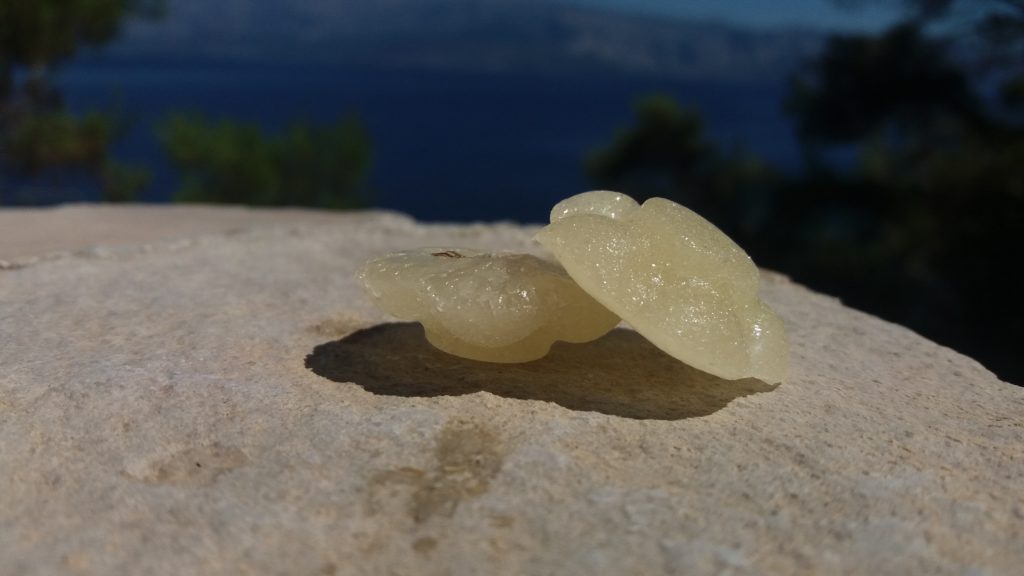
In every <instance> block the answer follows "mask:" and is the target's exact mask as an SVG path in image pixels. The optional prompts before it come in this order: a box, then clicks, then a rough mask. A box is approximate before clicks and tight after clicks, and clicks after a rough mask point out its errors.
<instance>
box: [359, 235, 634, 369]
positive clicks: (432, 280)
mask: <svg viewBox="0 0 1024 576" xmlns="http://www.w3.org/2000/svg"><path fill="white" fill-rule="evenodd" d="M359 277H360V279H361V280H362V282H363V285H364V286H365V287H366V290H367V292H369V294H370V296H371V297H373V299H374V301H375V302H376V304H377V305H378V306H379V307H380V308H382V309H383V310H385V311H387V312H389V313H391V314H392V315H394V316H397V317H398V318H401V319H404V320H417V321H419V322H420V323H422V324H423V328H424V331H425V332H426V336H427V340H429V341H430V343H431V344H433V345H434V346H436V347H437V348H440V349H441V350H444V351H445V352H448V353H450V354H454V355H456V356H462V357H463V358H470V359H473V360H482V361H485V362H527V361H529V360H536V359H537V358H541V357H543V356H544V355H545V354H547V353H548V350H549V349H550V348H551V344H552V343H554V342H555V341H556V340H564V341H566V342H588V341H590V340H594V339H596V338H600V337H601V336H603V335H604V334H606V333H607V332H608V331H609V330H611V329H612V328H614V327H615V325H616V324H618V323H619V318H618V317H617V316H615V315H614V314H612V313H611V312H609V311H608V310H607V309H606V308H605V307H603V306H601V305H600V304H598V303H597V302H596V301H595V300H594V299H593V298H591V297H590V296H588V295H587V293H586V292H584V291H583V290H581V289H580V287H579V286H577V285H576V283H575V282H574V281H573V280H572V278H570V277H569V276H568V275H567V274H566V273H565V270H563V269H562V267H561V266H559V265H558V264H555V263H553V262H548V261H545V260H541V259H540V258H537V257H535V256H529V255H526V254H488V253H484V252H478V251H475V250H464V249H455V250H453V249H443V248H442V249H437V248H434V249H420V250H411V251H406V252H396V253H394V254H389V255H387V256H383V257H381V258H377V259H375V260H372V261H370V262H368V263H367V264H366V265H365V266H363V268H362V270H361V271H360V273H359Z"/></svg>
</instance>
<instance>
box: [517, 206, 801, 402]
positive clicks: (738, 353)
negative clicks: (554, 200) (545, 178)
mask: <svg viewBox="0 0 1024 576" xmlns="http://www.w3.org/2000/svg"><path fill="white" fill-rule="evenodd" d="M537 240H538V241H539V242H540V243H541V244H543V245H544V247H546V248H547V249H548V250H550V251H551V253H552V254H554V255H555V257H556V258H557V259H558V261H559V262H561V264H562V265H563V266H565V269H566V271H567V272H568V273H569V275H570V276H572V278H573V279H574V280H576V282H577V283H578V284H579V285H580V287H582V288H583V289H584V290H586V291H587V293H588V294H590V295H591V296H593V297H594V298H595V299H596V300H597V301H598V302H600V303H601V304H603V305H604V306H606V307H607V308H608V309H609V310H611V311H612V312H614V313H615V314H617V315H618V316H620V317H621V318H622V319H623V320H625V321H627V322H629V324H630V325H632V326H633V328H635V329H636V330H637V332H639V333H640V334H642V335H643V336H644V337H645V338H647V339H648V340H650V341H651V343H653V344H654V345H655V346H657V347H658V348H661V349H662V350H664V351H665V352H667V353H668V354H670V355H672V356H673V357H675V358H677V359H679V360H682V361H683V362H685V363H687V364H689V365H691V366H693V367H695V368H698V369H700V370H703V371H705V372H708V373H710V374H714V375H716V376H719V377H721V378H725V379H729V380H735V379H740V378H747V377H753V378H757V379H759V380H762V381H764V382H768V383H774V382H781V381H782V380H784V379H785V378H786V374H787V369H788V364H789V341H788V338H787V336H786V330H785V326H784V325H783V324H782V321H781V320H780V319H779V317H778V316H776V315H775V313H774V312H772V310H771V309H769V308H768V306H767V305H766V304H765V303H764V302H762V301H761V300H760V299H759V298H758V294H757V289H758V283H759V280H760V278H759V274H758V270H757V267H756V266H754V263H753V262H752V261H751V260H750V257H749V256H747V254H746V253H745V252H744V251H743V249H741V248H740V247H739V246H737V245H736V243H735V242H733V241H732V240H731V239H730V238H729V237H728V236H726V235H725V233H723V232H722V231H721V230H719V229H718V228H716V227H715V226H714V225H713V224H711V223H710V222H708V221H707V220H705V219H704V218H701V217H700V216H699V215H697V214H696V213H695V212H693V211H691V210H689V209H687V208H685V207H683V206H680V205H679V204H676V203H675V202H672V201H670V200H666V199H664V198H651V199H650V200H648V201H646V202H644V204H643V205H642V206H641V205H638V204H637V203H636V201H635V200H633V199H632V198H630V197H629V196H626V195H625V194H619V193H617V192H606V191H598V192H586V193H583V194H579V195H576V196H573V197H571V198H568V199H566V200H563V201H562V202H560V203H559V204H557V205H556V206H555V207H554V209H553V210H552V211H551V224H549V225H548V226H546V227H544V228H543V229H542V230H541V231H540V232H539V233H538V234H537Z"/></svg>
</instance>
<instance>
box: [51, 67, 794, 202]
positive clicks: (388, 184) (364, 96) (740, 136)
mask: <svg viewBox="0 0 1024 576" xmlns="http://www.w3.org/2000/svg"><path fill="white" fill-rule="evenodd" d="M58 86H59V87H60V89H61V90H62V92H63V94H64V96H65V99H66V101H67V103H68V105H69V107H70V108H71V109H72V110H74V111H85V110H89V109H96V108H111V107H116V108H117V109H118V110H119V111H120V112H121V113H122V114H124V115H125V116H126V117H127V118H128V119H129V121H130V127H129V129H128V130H127V131H126V133H125V134H124V136H123V137H122V138H121V140H119V142H118V143H117V145H116V147H115V155H116V156H117V158H118V159H120V160H123V161H126V162H133V163H139V164H144V165H146V166H148V167H149V168H150V169H151V170H152V171H153V172H154V175H155V179H154V181H153V183H152V186H151V187H150V189H149V190H148V191H147V192H146V193H145V196H144V197H143V199H144V200H147V201H155V202H160V201H167V200H169V199H170V198H171V195H172V194H173V191H174V189H175V187H176V186H177V176H176V174H175V173H174V170H173V169H172V168H171V167H170V166H169V165H168V163H167V162H166V159H165V158H164V157H163V155H162V152H161V150H160V147H159V144H158V142H157V140H156V137H155V136H154V134H153V127H154V125H155V123H156V122H158V121H159V120H160V119H161V118H163V117H165V116H166V115H167V114H169V113H171V112H173V111H182V110H188V111H195V112H200V113H203V114H205V115H206V116H207V117H209V118H213V119H217V118H232V119H237V120H245V121H252V122H257V123H259V124H260V125H262V126H263V127H265V128H266V129H268V130H279V129H281V128H283V127H284V126H287V125H288V123H289V122H291V121H293V120H309V121H312V122H328V121H333V120H336V119H338V118H340V117H343V116H345V115H347V114H350V113H352V114H357V115H359V116H360V117H361V118H362V119H363V121H364V123H365V124H366V126H367V128H368V129H369V132H370V134H371V137H372V139H373V145H374V159H373V167H372V173H371V178H370V187H371V189H372V190H373V191H374V193H375V200H374V204H375V205H376V206H379V207H384V208H392V209H396V210H401V211H404V212H407V213H410V214H412V215H414V216H416V217H417V218H420V219H424V220H451V221H469V220H498V219H511V220H519V221H543V220H544V219H546V216H547V211H548V210H549V209H550V207H551V205H552V204H554V202H556V201H557V200H559V199H561V198H563V197H565V196H568V195H571V194H574V193H576V192H580V191H583V190H586V189H588V187H589V183H588V182H587V180H586V177H585V175H584V172H583V162H584V159H585V158H586V156H587V155H588V154H589V153H591V152H592V151H593V150H595V149H596V148H599V147H601V146H602V145H605V144H607V143H609V142H611V140H612V138H613V137H614V135H615V134H616V131H617V130H620V129H623V128H625V127H627V126H628V125H629V124H630V122H631V119H632V113H633V111H632V106H633V104H634V103H635V101H636V100H637V99H638V98H639V97H641V96H643V95H645V94H650V93H655V92H658V93H665V94H670V95H672V96H675V97H676V98H677V99H678V100H679V101H680V102H681V103H683V104H684V105H688V106H693V107H695V108H697V109H698V110H699V111H700V112H701V113H702V114H703V116H704V119H705V122H706V125H707V129H708V133H709V136H710V137H711V138H712V139H713V140H715V141H716V142H718V143H719V144H720V145H722V146H724V147H726V148H731V147H743V148H745V149H747V150H748V151H750V152H753V153H755V154H757V155H758V156H760V157H762V158H764V159H765V160H767V161H769V162H771V163H772V164H774V165H776V166H777V167H780V168H782V169H790V170H791V169H795V168H796V167H797V166H798V165H799V154H798V150H797V145H796V142H795V138H794V135H793V132H792V125H791V122H790V120H789V119H788V118H787V117H786V116H785V115H784V114H783V113H782V111H781V101H782V98H783V96H784V93H785V86H784V81H783V80H781V79H780V81H779V82H778V83H774V84H772V83H757V84H754V83H738V82H713V81H680V80H670V79H660V78H652V77H637V76H611V77H596V76H595V77H584V76H572V77H568V76H551V75H547V76H541V75H529V74H487V73H468V72H451V71H400V70H380V69H326V68H323V69H317V68H283V67H277V68H275V67H252V66H237V65H233V66H203V67H188V66H182V65H175V66H171V65H165V66H158V67H154V66H134V65H133V66H128V65H116V66H115V65H103V64H88V65H73V66H70V67H68V68H67V69H65V70H63V71H62V73H61V75H60V77H59V78H58ZM75 199H76V198H69V199H68V200H75Z"/></svg>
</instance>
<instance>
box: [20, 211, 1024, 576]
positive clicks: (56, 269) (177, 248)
mask: <svg viewBox="0 0 1024 576" xmlns="http://www.w3.org/2000/svg"><path fill="white" fill-rule="evenodd" d="M96 214H97V216H96V217H98V218H102V210H100V211H97V212H96ZM271 224H272V223H265V225H261V226H248V227H245V228H243V229H239V230H235V231H234V232H233V233H231V234H209V235H205V236H202V235H201V236H192V237H190V238H188V239H178V240H175V241H170V242H163V243H156V244H149V245H145V246H120V247H113V248H106V249H96V250H89V251H85V252H82V251H78V252H77V253H75V254H66V255H64V256H60V257H52V258H43V259H39V260H36V261H34V262H26V263H23V265H19V266H11V267H9V268H7V269H4V270H0V574H3V575H22V574H33V575H35V574H63V573H68V574H97V575H118V574H125V575H128V574H151V575H161V574H168V575H171V574H282V575H284V574H288V575H291V574H299V575H301V574H309V575H314V574H344V575H349V574H351V575H364V574H409V575H416V574H424V575H433V574H438V575H441V574H496V575H502V574H510V575H511V574H570V575H572V574H579V575H591V574H703V573H731V574H765V573H777V574H778V573H806V574H841V573H847V574H1020V573H1021V572H1020V571H1021V567H1022V566H1024V502H1022V498H1024V389H1022V388H1018V387H1016V386H1013V385H1010V384H1007V383H1004V382H1000V381H999V380H998V379H996V378H995V377H994V376H993V375H992V374H991V373H990V372H988V371H987V370H985V369H984V368H983V367H982V366H981V365H979V364H978V363H977V362H975V361H973V360H971V359H969V358H967V357H964V356H962V355H960V354H958V353H956V352H954V351H952V350H949V349H946V348H943V347H941V346H938V345H936V344H934V343H932V342H929V341H928V340H926V339H924V338H922V337H920V336H918V335H916V334H914V333H913V332H911V331H910V330H907V329H905V328H902V327H900V326H896V325H893V324H890V323H887V322H884V321H882V320H879V319H877V318H873V317H871V316H869V315H866V314H863V313H861V312H857V311H855V310H851V309H849V308H846V307H844V306H843V305H842V304H840V303H839V302H838V301H837V300H835V299H833V298H829V297H826V296H822V295H819V294H816V293H813V292H811V291H809V290H807V289H805V288H803V287H801V286H799V285H796V284H794V283H792V282H790V281H788V280H787V279H785V278H784V277H781V276H779V275H775V274H771V273H766V274H765V279H764V282H763V284H764V286H763V297H764V299H765V300H766V301H767V302H768V303H769V304H770V305H771V306H772V307H773V308H774V309H775V310H776V311H778V313H779V315H780V316H781V317H782V319H783V320H784V322H785V323H786V325H787V327H788V329H789V331H790V335H791V341H792V349H793V356H792V370H791V378H790V380H789V381H787V382H786V383H784V384H782V385H780V386H777V387H770V386H766V385H764V384H762V383H760V382H757V381H754V380H746V381H738V382H725V381H721V380H717V379H715V378H713V377H710V376H708V375H705V374H702V373H699V372H697V371H695V370H693V369H690V368H688V367H686V366H685V365H683V364H680V363H678V362H676V361H674V360H672V359H671V358H669V357H667V356H666V355H664V354H662V353H661V352H659V351H658V350H657V349H655V348H654V347H653V346H651V345H650V344H647V343H646V342H645V341H644V340H643V339H641V338H639V337H638V336H637V335H636V334H635V333H633V332H631V331H629V330H626V329H617V330H615V331H613V332H612V334H611V335H609V336H608V337H606V338H603V339H601V340H598V341H596V342H594V343H590V344H582V345H558V346H556V349H555V350H554V352H553V353H552V354H551V355H550V356H549V357H547V358H545V359H543V360H540V361H537V362H533V363H528V364H522V365H491V364H484V363H477V362H472V361H468V360H461V359H458V358H454V357H450V356H446V355H444V354H441V353H439V352H437V351H435V350H433V349H432V348H430V347H429V345H427V344H425V343H424V341H423V337H422V333H421V332H420V330H419V329H418V327H416V326H415V325H410V324H396V323H391V322H390V321H389V319H388V318H387V317H386V316H385V315H384V314H383V313H381V312H379V311H378V310H376V309H375V308H374V307H373V306H372V305H371V303H370V301H369V299H368V298H367V297H366V296H365V295H364V294H363V293H362V291H361V289H360V287H359V286H358V285H357V282H356V281H355V279H354V277H353V273H354V272H355V270H356V268H357V267H358V266H359V265H360V264H361V263H362V262H363V261H365V260H366V259H368V258H370V257H371V256H374V255H378V254H381V253H384V252H389V251H394V250H399V249H404V248H411V247H418V246H424V245H431V246H440V245H452V246H466V247H471V248H482V249H499V248H500V249H513V250H520V249H526V250H537V247H536V246H535V245H534V244H533V243H532V241H531V240H530V237H531V234H532V233H533V232H534V231H535V228H523V227H518V226H515V225H511V224H499V225H468V226H455V225H431V226H427V225H420V224H416V223H415V222H413V221H411V220H409V219H407V218H404V217H401V216H398V215H394V214H385V213H362V214H348V215H333V216H332V217H331V219H330V221H329V223H326V224H316V223H310V222H305V223H301V224H300V223H287V222H285V223H281V224H278V225H271Z"/></svg>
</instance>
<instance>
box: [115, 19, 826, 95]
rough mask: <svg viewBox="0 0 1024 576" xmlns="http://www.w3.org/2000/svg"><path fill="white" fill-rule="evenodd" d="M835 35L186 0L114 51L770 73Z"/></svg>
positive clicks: (142, 56) (179, 56)
mask: <svg viewBox="0 0 1024 576" xmlns="http://www.w3.org/2000/svg"><path fill="white" fill-rule="evenodd" d="M823 38H824V34H822V33H819V32H814V31H809V30H786V31H751V30H741V29H737V28H733V27H730V26H726V25H723V24H716V23H707V22H693V21H686V20H679V19H673V18H655V17H651V16H641V15H635V14H627V13H621V12H614V11H609V10H602V9H595V8H584V7H578V6H572V5H566V4H561V3H556V2H553V1H551V0H547V1H544V0H525V1H523V0H518V1H515V0H454V1H451V0H449V1H442V0H381V1H378V2H371V1H348V2H343V3H340V4H339V3H337V2H332V1H329V0H307V1H305V2H297V3H289V2H287V1H286V0H264V1H262V2H251V1H245V0H223V1H221V2H216V3H208V2H205V1H201V0H177V1H175V2H171V3H170V4H169V5H168V15H167V17H166V18H164V19H163V20H160V21H156V22H145V21H134V22H131V23H129V25H128V26H126V28H125V31H124V34H123V36H122V38H121V39H120V40H119V41H118V42H116V43H115V44H113V45H112V46H110V47H108V48H107V49H106V50H105V51H104V52H103V55H102V58H103V60H104V61H115V62H116V61H141V62H154V61H168V60H171V61H185V62H204V61H217V62H223V61H228V62H238V63H249V62H253V63H294V62H300V61H301V62H305V63H311V64H327V65H345V64H359V65H372V66H398V67H417V68H446V69H465V70H492V71H536V72H553V73H562V72H572V71H581V70H584V71H585V70H595V69H597V70H605V71H607V70H609V69H611V70H617V71H623V72H639V73H652V74H657V75H664V76H672V77H680V78H685V77H711V78H757V77H762V78H763V77H778V76H779V75H780V74H784V73H786V72H788V71H790V70H792V69H793V68H794V67H795V66H797V65H798V64H799V63H800V62H801V61H803V60H805V59H806V58H808V57H809V56H811V55H813V54H815V53H816V52H817V50H818V49H819V48H820V46H821V43H822V41H823Z"/></svg>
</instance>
